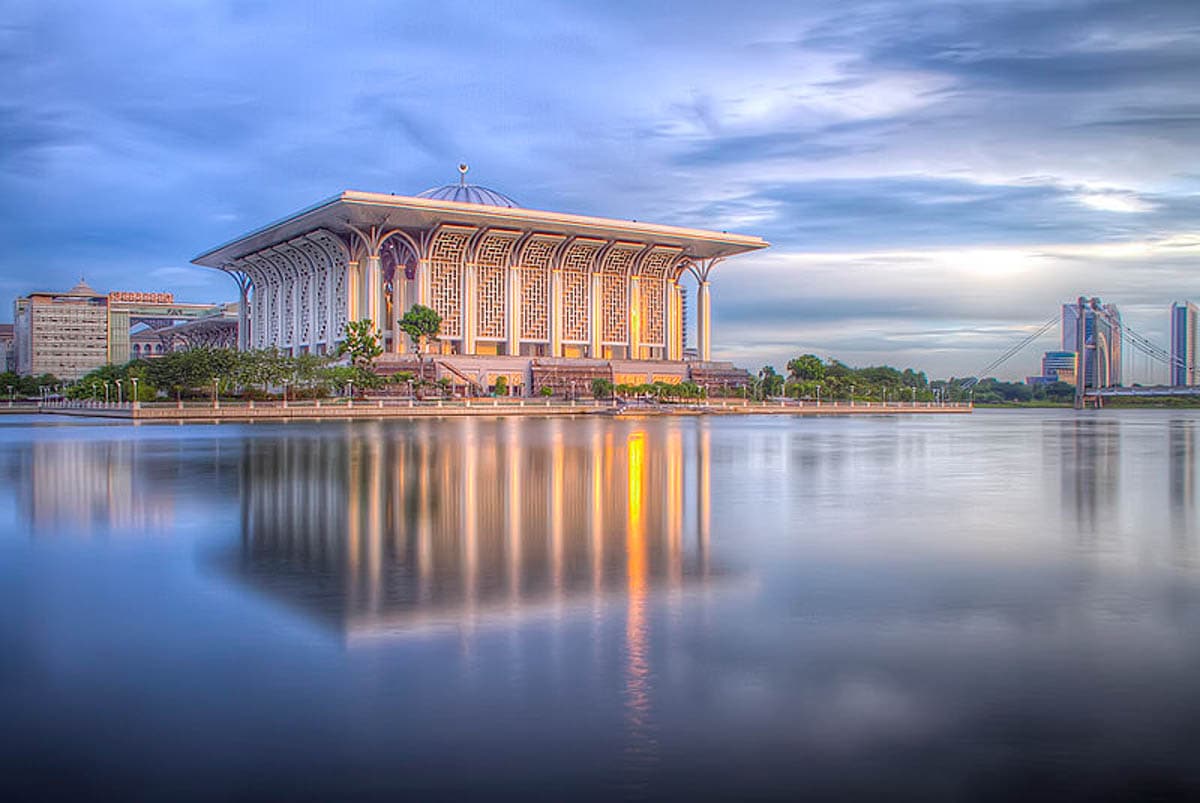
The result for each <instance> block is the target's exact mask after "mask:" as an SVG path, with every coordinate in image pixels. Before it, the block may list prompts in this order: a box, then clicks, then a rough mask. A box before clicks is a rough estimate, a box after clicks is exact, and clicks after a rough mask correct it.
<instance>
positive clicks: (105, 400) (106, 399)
mask: <svg viewBox="0 0 1200 803" xmlns="http://www.w3.org/2000/svg"><path fill="white" fill-rule="evenodd" d="M104 403H105V404H108V380H107V379H106V380H104Z"/></svg>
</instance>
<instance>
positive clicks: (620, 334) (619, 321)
mask: <svg viewBox="0 0 1200 803" xmlns="http://www.w3.org/2000/svg"><path fill="white" fill-rule="evenodd" d="M600 310H601V315H602V316H603V317H602V318H601V319H600V339H601V340H602V341H603V342H605V343H624V342H626V341H628V340H629V283H628V280H627V279H626V278H625V275H624V274H623V273H620V274H617V273H605V274H602V275H601V277H600Z"/></svg>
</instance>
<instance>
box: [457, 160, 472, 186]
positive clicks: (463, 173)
mask: <svg viewBox="0 0 1200 803" xmlns="http://www.w3.org/2000/svg"><path fill="white" fill-rule="evenodd" d="M470 169H471V168H469V167H467V163H466V162H459V163H458V186H460V187H465V186H467V171H468V170H470Z"/></svg>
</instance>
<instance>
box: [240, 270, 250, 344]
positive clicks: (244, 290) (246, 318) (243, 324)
mask: <svg viewBox="0 0 1200 803" xmlns="http://www.w3.org/2000/svg"><path fill="white" fill-rule="evenodd" d="M239 284H240V285H241V296H240V297H239V298H238V335H237V348H238V351H245V350H246V348H247V347H248V345H249V342H250V340H249V335H250V284H249V283H248V282H245V281H243V282H240V283H239Z"/></svg>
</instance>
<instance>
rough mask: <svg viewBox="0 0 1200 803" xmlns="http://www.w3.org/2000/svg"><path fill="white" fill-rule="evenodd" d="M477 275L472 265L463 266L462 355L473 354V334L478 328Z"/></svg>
mask: <svg viewBox="0 0 1200 803" xmlns="http://www.w3.org/2000/svg"><path fill="white" fill-rule="evenodd" d="M478 277H479V273H478V271H477V270H476V268H475V266H474V265H464V266H463V279H462V281H463V284H462V311H463V316H462V344H461V345H462V353H463V354H474V353H475V332H476V330H477V329H478V328H479V326H478V321H479V279H478Z"/></svg>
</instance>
